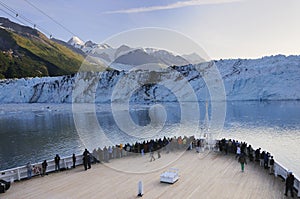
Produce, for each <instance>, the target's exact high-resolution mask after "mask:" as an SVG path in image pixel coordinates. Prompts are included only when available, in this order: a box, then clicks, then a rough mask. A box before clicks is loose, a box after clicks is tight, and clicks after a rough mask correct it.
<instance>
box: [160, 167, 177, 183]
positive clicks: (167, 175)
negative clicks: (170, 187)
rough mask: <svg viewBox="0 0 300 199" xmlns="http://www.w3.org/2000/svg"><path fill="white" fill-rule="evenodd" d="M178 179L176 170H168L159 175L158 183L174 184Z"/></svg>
mask: <svg viewBox="0 0 300 199" xmlns="http://www.w3.org/2000/svg"><path fill="white" fill-rule="evenodd" d="M178 179H179V174H178V169H174V168H170V169H169V171H165V172H164V173H162V174H161V175H160V182H165V183H170V184H174V183H175V182H176V181H177V180H178Z"/></svg>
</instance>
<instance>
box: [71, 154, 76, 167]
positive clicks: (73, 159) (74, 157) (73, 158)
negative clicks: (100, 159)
mask: <svg viewBox="0 0 300 199" xmlns="http://www.w3.org/2000/svg"><path fill="white" fill-rule="evenodd" d="M72 161H73V168H75V166H76V156H75V154H74V153H73V156H72Z"/></svg>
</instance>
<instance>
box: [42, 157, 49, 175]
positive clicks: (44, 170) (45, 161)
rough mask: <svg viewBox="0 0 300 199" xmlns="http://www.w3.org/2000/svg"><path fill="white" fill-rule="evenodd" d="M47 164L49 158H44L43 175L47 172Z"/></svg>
mask: <svg viewBox="0 0 300 199" xmlns="http://www.w3.org/2000/svg"><path fill="white" fill-rule="evenodd" d="M47 166H48V163H47V160H44V162H43V163H42V176H44V175H45V174H46V170H47Z"/></svg>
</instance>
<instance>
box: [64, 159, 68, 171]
mask: <svg viewBox="0 0 300 199" xmlns="http://www.w3.org/2000/svg"><path fill="white" fill-rule="evenodd" d="M63 160H64V165H65V169H67V168H68V167H67V164H66V158H64V159H63Z"/></svg>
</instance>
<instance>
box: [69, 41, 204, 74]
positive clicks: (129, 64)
mask: <svg viewBox="0 0 300 199" xmlns="http://www.w3.org/2000/svg"><path fill="white" fill-rule="evenodd" d="M67 43H68V44H69V45H71V46H73V47H74V48H77V49H80V50H82V51H83V52H84V53H85V54H86V55H88V56H90V57H93V58H95V59H99V60H100V61H102V62H104V63H105V64H106V66H107V67H109V68H112V69H116V70H130V69H132V68H134V67H137V66H143V65H147V64H160V65H164V66H166V67H168V66H184V65H189V64H198V63H201V62H204V61H205V60H204V59H203V58H201V57H200V56H199V55H197V54H196V53H192V54H188V55H176V54H174V53H172V52H170V51H168V50H164V49H156V48H144V47H138V48H132V47H130V46H127V45H121V46H119V47H117V48H113V47H111V46H110V45H108V44H96V43H94V42H92V41H87V42H83V41H82V40H80V39H79V38H78V37H76V36H73V37H72V38H71V39H70V40H69V41H68V42H67Z"/></svg>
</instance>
